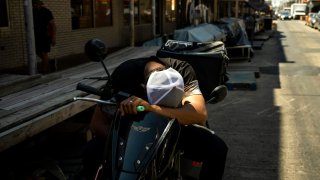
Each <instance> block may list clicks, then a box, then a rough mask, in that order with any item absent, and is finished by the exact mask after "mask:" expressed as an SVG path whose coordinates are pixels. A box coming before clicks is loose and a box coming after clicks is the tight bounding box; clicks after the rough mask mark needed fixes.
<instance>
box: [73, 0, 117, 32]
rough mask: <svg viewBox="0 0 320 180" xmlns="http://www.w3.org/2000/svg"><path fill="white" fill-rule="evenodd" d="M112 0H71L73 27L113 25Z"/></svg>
mask: <svg viewBox="0 0 320 180" xmlns="http://www.w3.org/2000/svg"><path fill="white" fill-rule="evenodd" d="M111 1H112V0H71V14H72V29H81V28H92V27H104V26H111V25H112V2H111Z"/></svg>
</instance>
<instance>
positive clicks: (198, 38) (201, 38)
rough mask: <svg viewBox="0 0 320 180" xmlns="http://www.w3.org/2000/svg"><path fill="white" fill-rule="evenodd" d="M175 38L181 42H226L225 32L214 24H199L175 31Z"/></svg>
mask: <svg viewBox="0 0 320 180" xmlns="http://www.w3.org/2000/svg"><path fill="white" fill-rule="evenodd" d="M173 38H174V39H175V40H179V41H192V42H212V41H224V40H225V38H226V34H225V32H224V31H223V30H222V29H220V28H219V27H218V26H216V25H213V24H207V23H204V24H199V25H197V26H189V27H186V28H183V29H177V30H175V31H174V35H173Z"/></svg>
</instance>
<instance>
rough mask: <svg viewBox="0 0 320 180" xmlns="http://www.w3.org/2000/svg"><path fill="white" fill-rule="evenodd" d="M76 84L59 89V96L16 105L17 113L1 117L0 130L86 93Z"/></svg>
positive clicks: (94, 84) (96, 84) (99, 83)
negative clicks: (77, 88) (76, 88)
mask: <svg viewBox="0 0 320 180" xmlns="http://www.w3.org/2000/svg"><path fill="white" fill-rule="evenodd" d="M88 84H89V83H88ZM103 84H104V82H95V83H93V84H90V85H91V86H93V87H101V86H102V85H103ZM75 86H76V84H74V86H73V89H70V88H69V89H65V91H62V90H59V91H57V93H56V94H58V95H57V96H51V98H50V97H40V99H37V100H35V101H30V102H29V103H28V104H25V105H24V106H18V107H16V108H15V109H13V110H15V111H16V112H17V113H15V114H14V113H11V114H10V115H7V116H5V117H2V118H1V121H0V132H2V131H5V130H7V129H10V128H12V127H14V126H16V125H18V124H21V123H24V122H25V121H28V120H30V119H32V118H34V117H36V116H39V115H41V114H44V113H46V112H48V111H51V110H53V109H55V108H57V107H60V106H62V105H64V104H67V103H70V101H72V98H73V97H74V96H83V95H84V93H83V92H81V91H76V90H75ZM46 96H47V94H46Z"/></svg>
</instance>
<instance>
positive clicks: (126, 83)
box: [112, 56, 200, 97]
mask: <svg viewBox="0 0 320 180" xmlns="http://www.w3.org/2000/svg"><path fill="white" fill-rule="evenodd" d="M151 58H152V59H154V58H156V59H157V60H159V61H160V62H162V63H163V64H164V65H165V66H167V67H171V68H173V69H175V70H177V71H178V72H179V73H180V74H181V76H182V77H183V80H184V84H185V92H187V91H189V89H192V88H193V87H194V85H195V84H196V85H197V86H198V82H197V77H196V74H195V72H194V70H193V68H192V66H191V65H189V64H188V63H187V62H185V61H181V60H177V59H172V58H157V57H154V56H153V57H150V58H139V59H131V60H127V61H125V62H124V63H122V64H121V65H119V66H118V67H117V68H116V69H115V70H114V72H113V73H112V82H113V86H114V88H115V91H126V92H127V93H130V94H134V95H136V96H139V97H144V95H145V93H144V92H145V90H144V89H143V88H142V86H141V84H144V83H145V82H144V81H145V77H144V68H145V65H146V63H147V62H148V61H149V60H150V59H151ZM199 92H200V90H199Z"/></svg>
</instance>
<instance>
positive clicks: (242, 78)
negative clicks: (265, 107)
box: [226, 71, 257, 91]
mask: <svg viewBox="0 0 320 180" xmlns="http://www.w3.org/2000/svg"><path fill="white" fill-rule="evenodd" d="M229 75H230V76H229V80H228V81H227V82H226V86H227V87H228V89H229V90H252V91H254V90H256V89H257V84H256V79H255V77H254V73H253V72H250V71H231V72H229Z"/></svg>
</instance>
